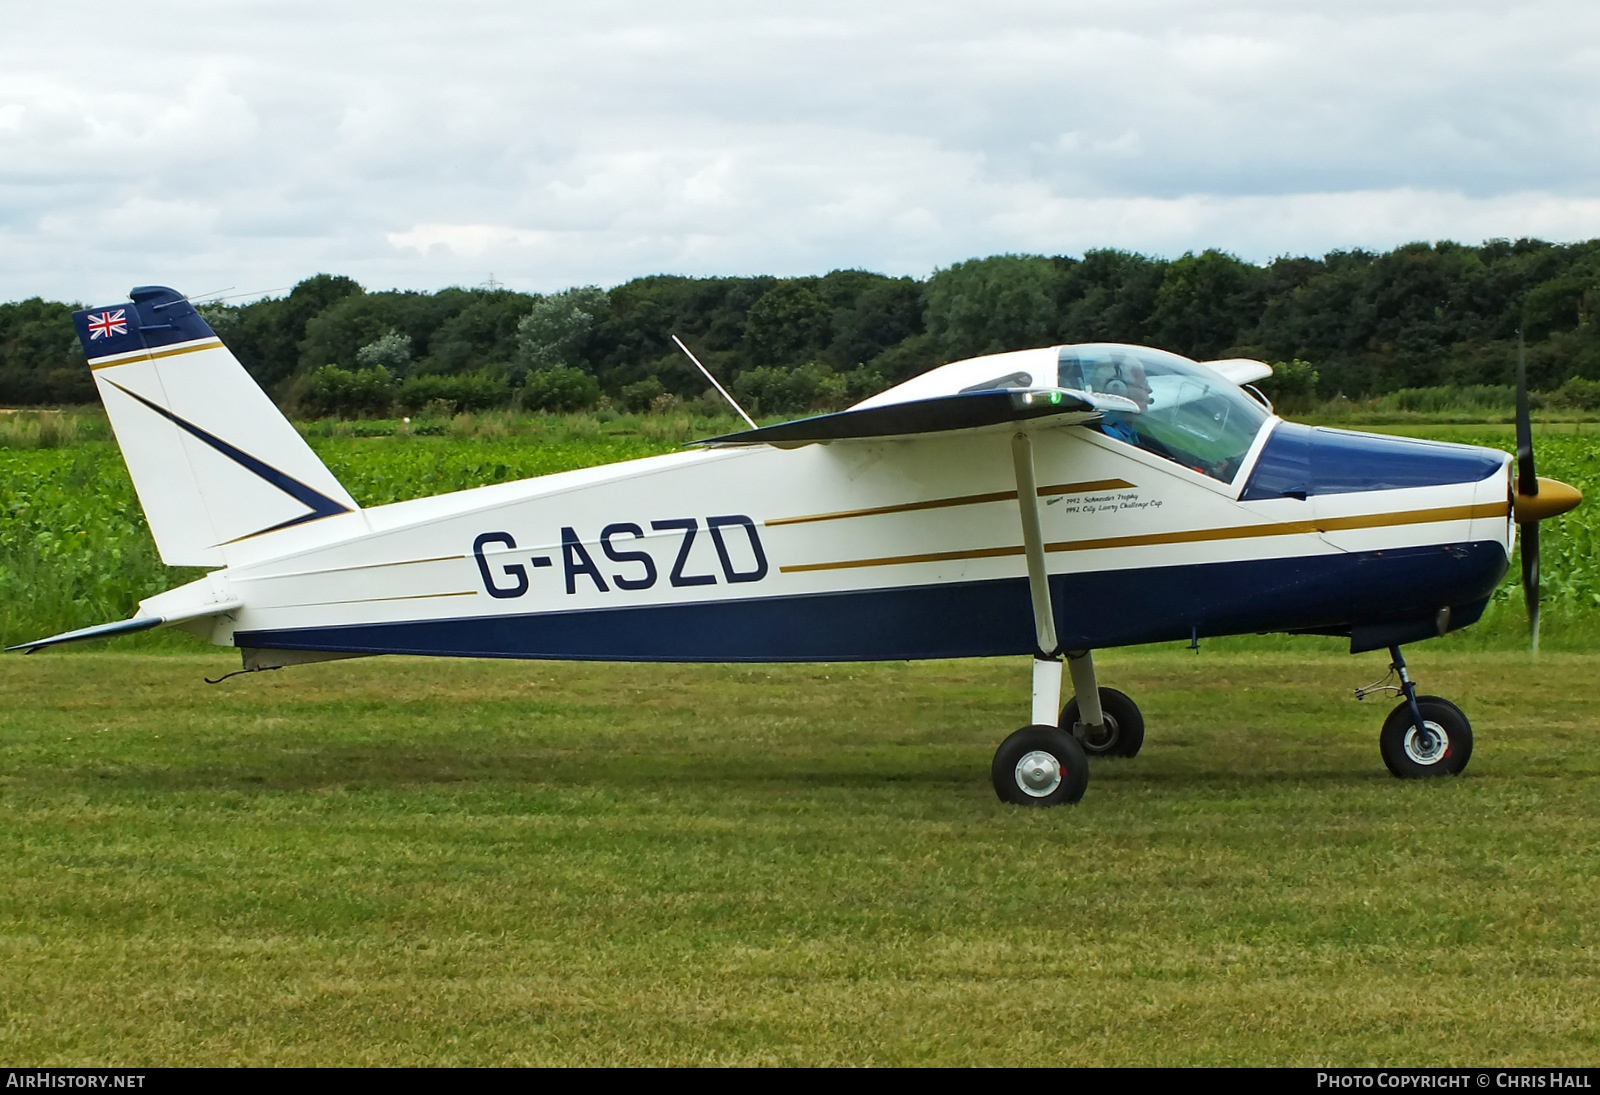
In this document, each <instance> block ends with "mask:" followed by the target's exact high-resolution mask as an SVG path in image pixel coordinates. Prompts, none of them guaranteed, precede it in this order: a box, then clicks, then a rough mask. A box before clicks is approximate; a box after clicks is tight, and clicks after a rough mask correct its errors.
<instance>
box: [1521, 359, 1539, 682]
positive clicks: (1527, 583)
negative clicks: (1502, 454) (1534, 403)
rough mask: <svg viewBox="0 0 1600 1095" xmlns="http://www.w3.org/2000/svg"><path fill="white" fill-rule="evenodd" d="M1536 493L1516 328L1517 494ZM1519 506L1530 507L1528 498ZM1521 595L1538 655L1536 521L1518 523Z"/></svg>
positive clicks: (1523, 365)
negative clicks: (1520, 542) (1520, 539)
mask: <svg viewBox="0 0 1600 1095" xmlns="http://www.w3.org/2000/svg"><path fill="white" fill-rule="evenodd" d="M1538 494H1539V476H1538V475H1537V474H1536V473H1535V472H1534V470H1533V422H1532V420H1531V419H1530V418H1529V415H1528V354H1527V349H1526V347H1525V346H1524V344H1523V341H1522V329H1521V328H1518V329H1517V495H1518V497H1519V498H1526V499H1528V500H1529V501H1530V502H1531V501H1532V499H1533V498H1535V497H1537V496H1538ZM1522 508H1524V509H1529V508H1532V507H1530V506H1529V504H1528V503H1527V502H1524V503H1523V504H1522ZM1517 531H1519V532H1520V533H1522V599H1523V601H1524V602H1526V603H1527V606H1528V630H1529V632H1530V634H1531V635H1532V639H1533V656H1534V657H1535V658H1537V657H1538V656H1539V521H1538V519H1537V518H1535V519H1534V520H1532V521H1527V522H1524V523H1521V524H1520V526H1519V528H1518V530H1517Z"/></svg>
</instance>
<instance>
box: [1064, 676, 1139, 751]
mask: <svg viewBox="0 0 1600 1095" xmlns="http://www.w3.org/2000/svg"><path fill="white" fill-rule="evenodd" d="M1100 711H1101V713H1102V714H1103V715H1104V716H1105V722H1104V723H1102V724H1101V725H1100V726H1083V725H1081V718H1080V716H1079V715H1078V699H1077V697H1076V696H1074V697H1073V698H1072V699H1070V700H1068V701H1067V706H1065V707H1063V708H1062V709H1061V725H1062V727H1063V728H1065V729H1067V730H1070V731H1071V732H1072V736H1073V737H1075V738H1077V739H1078V743H1079V744H1080V745H1082V746H1083V751H1084V752H1085V753H1087V754H1089V755H1090V756H1091V757H1135V756H1138V755H1139V749H1140V747H1141V746H1143V745H1144V715H1142V714H1140V712H1139V705H1138V704H1136V703H1134V702H1133V701H1132V700H1131V699H1129V698H1128V696H1127V694H1126V693H1123V692H1118V691H1117V690H1116V689H1115V688H1102V689H1100Z"/></svg>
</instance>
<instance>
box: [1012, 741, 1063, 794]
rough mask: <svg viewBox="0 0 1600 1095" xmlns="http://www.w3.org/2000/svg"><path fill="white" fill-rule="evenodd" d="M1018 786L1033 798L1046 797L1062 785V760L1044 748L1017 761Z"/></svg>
mask: <svg viewBox="0 0 1600 1095" xmlns="http://www.w3.org/2000/svg"><path fill="white" fill-rule="evenodd" d="M1016 775H1017V786H1018V787H1020V788H1021V789H1022V793H1023V794H1025V795H1030V796H1032V797H1033V798H1045V797H1046V796H1048V795H1049V794H1050V793H1051V792H1052V791H1054V790H1055V789H1056V788H1057V787H1060V786H1061V762H1060V761H1059V760H1057V759H1056V758H1055V757H1054V756H1052V755H1051V754H1049V753H1046V752H1045V751H1043V750H1042V749H1035V750H1034V751H1033V752H1031V753H1026V754H1024V755H1023V757H1022V759H1021V760H1019V761H1017V772H1016Z"/></svg>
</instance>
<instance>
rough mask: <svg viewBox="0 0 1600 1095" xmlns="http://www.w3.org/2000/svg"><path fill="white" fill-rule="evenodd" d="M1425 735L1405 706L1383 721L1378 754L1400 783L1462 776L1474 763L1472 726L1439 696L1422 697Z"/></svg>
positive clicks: (1465, 717) (1408, 705) (1395, 710)
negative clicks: (1420, 731)
mask: <svg viewBox="0 0 1600 1095" xmlns="http://www.w3.org/2000/svg"><path fill="white" fill-rule="evenodd" d="M1417 708H1418V709H1419V710H1420V711H1421V712H1422V721H1423V724H1424V727H1425V732H1424V733H1422V734H1418V733H1417V732H1416V720H1415V719H1413V718H1412V717H1411V705H1410V704H1409V703H1402V704H1400V706H1399V707H1396V708H1395V709H1394V710H1393V711H1391V712H1389V717H1388V718H1386V719H1384V720H1383V730H1382V732H1381V733H1379V735H1378V751H1379V752H1380V753H1382V754H1383V763H1384V764H1385V765H1386V766H1387V767H1388V769H1389V771H1390V772H1392V773H1394V775H1395V776H1397V777H1398V778H1400V779H1428V778H1430V777H1432V776H1454V775H1459V774H1460V773H1461V771H1462V770H1463V769H1465V768H1466V766H1467V761H1469V760H1471V759H1472V723H1470V722H1468V721H1467V716H1466V715H1464V714H1463V713H1462V711H1461V708H1459V707H1457V706H1456V705H1455V704H1453V703H1451V702H1450V701H1449V700H1446V699H1440V698H1439V697H1438V696H1418V697H1417Z"/></svg>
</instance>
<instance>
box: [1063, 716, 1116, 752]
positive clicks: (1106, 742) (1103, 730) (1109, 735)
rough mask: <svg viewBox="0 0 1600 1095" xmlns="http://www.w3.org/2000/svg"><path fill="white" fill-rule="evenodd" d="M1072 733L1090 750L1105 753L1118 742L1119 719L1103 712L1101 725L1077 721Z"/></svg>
mask: <svg viewBox="0 0 1600 1095" xmlns="http://www.w3.org/2000/svg"><path fill="white" fill-rule="evenodd" d="M1072 733H1073V736H1074V737H1076V738H1077V739H1078V741H1079V742H1081V743H1082V744H1083V747H1084V748H1085V749H1087V750H1089V752H1091V753H1104V752H1107V751H1108V750H1110V748H1111V747H1112V746H1113V745H1115V744H1116V743H1117V720H1116V719H1114V718H1112V717H1111V716H1110V715H1107V714H1105V713H1103V712H1102V713H1101V715H1100V725H1099V726H1090V725H1089V724H1088V723H1086V722H1077V723H1074V724H1073V726H1072Z"/></svg>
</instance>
